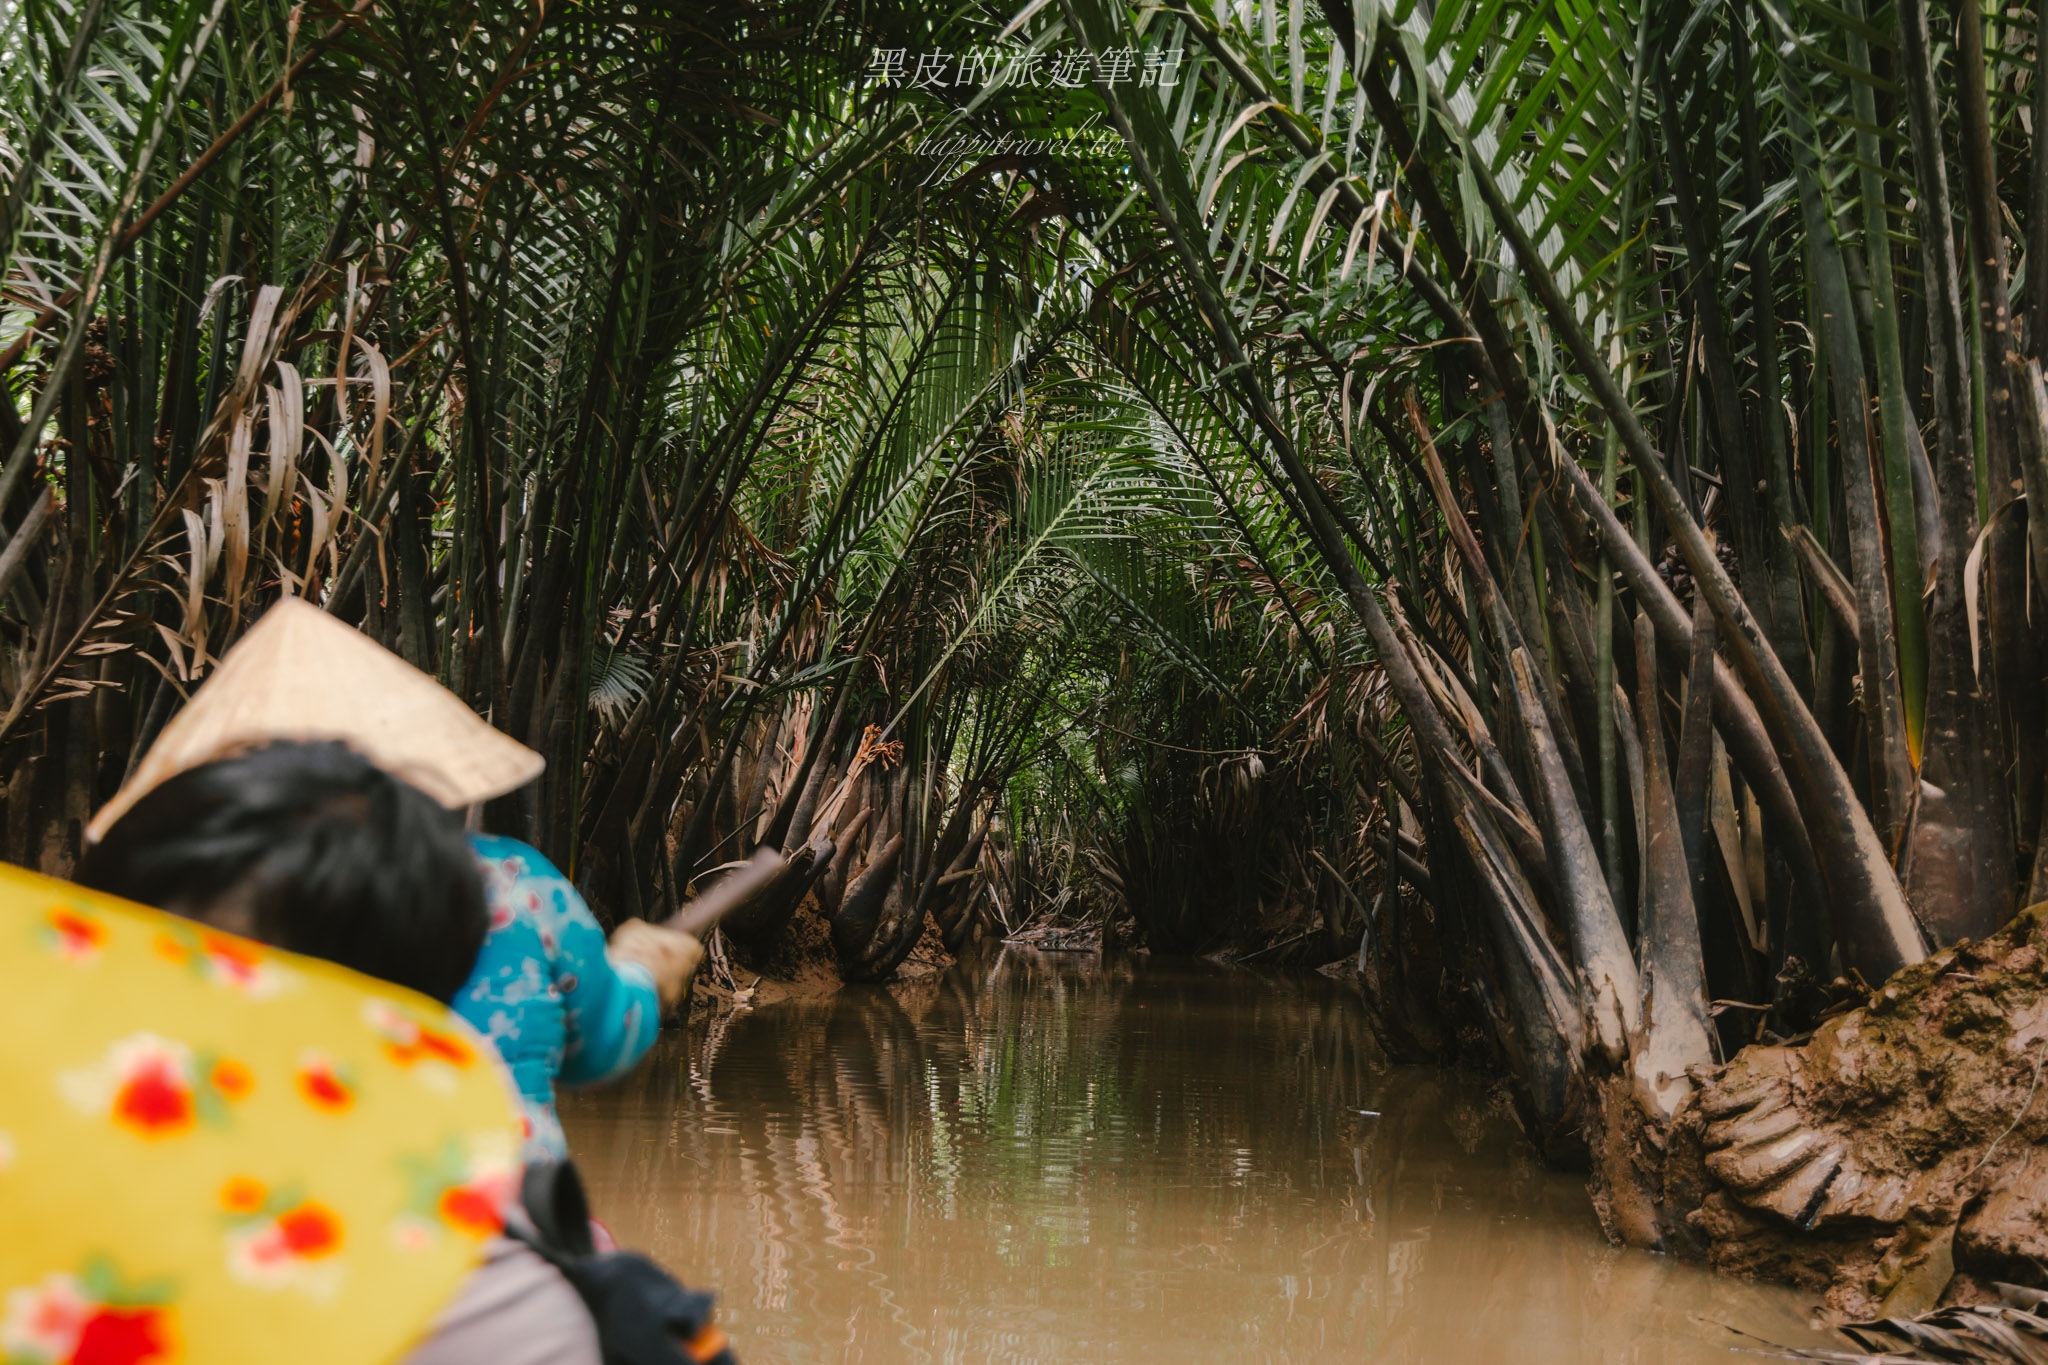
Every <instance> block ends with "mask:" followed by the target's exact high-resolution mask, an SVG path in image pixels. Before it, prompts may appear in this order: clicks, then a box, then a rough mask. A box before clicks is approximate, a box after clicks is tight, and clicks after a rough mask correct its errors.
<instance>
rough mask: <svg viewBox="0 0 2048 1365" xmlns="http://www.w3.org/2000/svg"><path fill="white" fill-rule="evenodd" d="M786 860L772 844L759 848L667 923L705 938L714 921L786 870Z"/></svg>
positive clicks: (666, 926)
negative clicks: (770, 846) (784, 867)
mask: <svg viewBox="0 0 2048 1365" xmlns="http://www.w3.org/2000/svg"><path fill="white" fill-rule="evenodd" d="M786 861H787V860H786V859H785V858H784V857H783V856H782V855H781V854H780V853H777V852H776V851H775V850H774V849H772V848H766V847H763V848H758V849H755V850H754V856H753V857H751V858H748V859H747V860H746V861H744V862H741V863H737V864H734V865H733V870H732V872H730V873H729V874H727V875H726V876H724V877H721V878H719V879H718V881H717V882H716V883H715V884H714V885H712V886H711V887H710V888H709V889H708V890H706V891H705V892H704V893H703V894H702V895H699V896H695V897H693V898H692V899H691V900H690V902H689V904H687V905H685V906H684V907H683V908H682V909H680V910H678V911H676V912H675V914H673V915H671V916H669V918H668V921H667V923H666V925H665V926H664V927H665V928H669V929H678V930H681V931H682V932H683V933H686V934H693V935H695V936H696V937H698V938H703V937H704V936H705V935H706V934H708V933H710V932H711V926H712V925H714V924H716V923H718V921H719V920H721V919H723V918H724V917H725V916H726V915H727V914H728V913H730V912H731V911H733V910H736V909H738V908H739V907H740V906H742V905H745V904H746V903H747V902H748V901H750V900H752V899H753V898H754V897H755V896H756V895H757V894H759V893H760V891H761V890H762V888H763V887H765V886H767V885H768V883H769V882H771V881H773V880H774V879H775V874H776V873H778V872H780V871H782V866H783V864H784V862H786Z"/></svg>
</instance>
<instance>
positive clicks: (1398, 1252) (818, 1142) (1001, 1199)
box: [564, 950, 1815, 1365]
mask: <svg viewBox="0 0 2048 1365" xmlns="http://www.w3.org/2000/svg"><path fill="white" fill-rule="evenodd" d="M1361 1110H1370V1111H1378V1112H1379V1114H1380V1115H1381V1116H1380V1117H1376V1118H1375V1117H1369V1116H1367V1115H1366V1114H1363V1113H1360V1112H1358V1111H1361ZM564 1118H565V1120H566V1122H567V1124H568V1128H569V1133H570V1139H571V1143H572V1146H573V1147H574V1149H575V1151H576V1155H577V1159H578V1160H579V1162H581V1163H582V1164H583V1166H584V1169H585V1172H586V1175H587V1177H588V1178H589V1180H590V1184H591V1187H592V1194H593V1196H594V1199H595V1201H596V1203H597V1206H598V1209H599V1211H600V1213H601V1214H602V1216H604V1217H605V1218H606V1219H607V1220H608V1221H609V1222H611V1223H612V1225H613V1226H614V1228H615V1229H616V1230H617V1231H618V1232H619V1234H620V1235H621V1238H622V1239H623V1240H625V1241H626V1242H628V1243H630V1244H633V1245H638V1246H642V1247H645V1248H646V1249H648V1250H650V1251H652V1252H653V1253H654V1254H656V1255H657V1256H659V1257H661V1258H662V1259H663V1260H664V1261H666V1262H668V1263H669V1264H670V1265H672V1266H674V1267H675V1268H676V1269H677V1270H678V1271H680V1272H681V1273H682V1274H683V1275H684V1277H685V1278H686V1279H688V1280H690V1281H692V1282H695V1283H702V1284H705V1285H708V1286H713V1287H716V1288H717V1289H718V1290H719V1292H720V1299H721V1317H722V1319H723V1320H724V1322H725V1323H726V1325H727V1327H728V1330H730V1331H732V1333H733V1335H734V1337H735V1339H736V1341H737V1342H739V1343H740V1344H741V1346H742V1347H743V1348H744V1356H745V1358H746V1359H748V1360H750V1361H753V1362H756V1363H757V1365H758V1362H763V1361H897V1360H947V1361H952V1360H960V1361H981V1360H1019V1361H1024V1360H1033V1361H1038V1360H1056V1359H1069V1358H1080V1359H1091V1360H1159V1359H1171V1358H1183V1359H1199V1360H1208V1359H1215V1360H1223V1359H1240V1358H1245V1359H1258V1360H1282V1361H1301V1360H1323V1359H1340V1358H1341V1359H1350V1360H1356V1359H1372V1360H1381V1361H1430V1362H1477V1361H1494V1360H1499V1361H1509V1360H1513V1361H1516V1362H1518V1363H1520V1362H1544V1361H1560V1362H1563V1361H1571V1362H1579V1361H1590V1360H1602V1361H1636V1362H1644V1363H1645V1365H1648V1363H1649V1362H1673V1363H1674V1365H1675V1363H1676V1362H1692V1361H1708V1360H1715V1361H1720V1360H1725V1359H1727V1354H1726V1350H1725V1346H1726V1343H1727V1342H1728V1338H1727V1336H1726V1335H1725V1333H1722V1332H1720V1331H1719V1330H1718V1329H1717V1328H1714V1327H1711V1326H1708V1325H1706V1324H1705V1323H1702V1322H1700V1321H1696V1320H1695V1319H1696V1318H1699V1319H1707V1320H1711V1321H1713V1322H1727V1323H1734V1324H1737V1325H1740V1326H1743V1327H1745V1328H1747V1329H1749V1330H1752V1331H1757V1332H1761V1333H1764V1334H1767V1335H1771V1336H1774V1337H1776V1338H1778V1339H1780V1340H1797V1341H1813V1340H1815V1338H1814V1337H1812V1335H1811V1334H1809V1333H1807V1332H1806V1331H1805V1330H1804V1328H1803V1326H1802V1323H1801V1320H1800V1317H1799V1314H1798V1312H1797V1307H1798V1302H1799V1301H1798V1300H1797V1299H1795V1298H1794V1297H1792V1296H1789V1295H1784V1294H1779V1293H1775V1292H1772V1291H1767V1290H1763V1289H1759V1288H1756V1287H1753V1286H1747V1285H1742V1284H1736V1283H1731V1282H1728V1281H1721V1280H1715V1279H1713V1278H1711V1277H1709V1276H1706V1275H1705V1274H1703V1273H1701V1272H1698V1271H1695V1270H1692V1269H1690V1268H1688V1267H1684V1266H1678V1265H1674V1264H1672V1263H1670V1262H1669V1261H1665V1260H1661V1259H1659V1258H1655V1257H1651V1256H1647V1255H1643V1254H1640V1253H1633V1252H1620V1251H1616V1250H1613V1249H1612V1248H1609V1247H1608V1246H1607V1245H1606V1244H1605V1243H1604V1242H1603V1241H1602V1240H1601V1239H1600V1236H1599V1233H1598V1230H1597V1229H1596V1228H1595V1227H1594V1226H1593V1223H1592V1218H1591V1215H1590V1213H1589V1212H1588V1209H1587V1205H1586V1197H1585V1192H1584V1188H1583V1186H1581V1185H1580V1184H1579V1183H1578V1182H1577V1181H1576V1180H1574V1179H1573V1178H1571V1177H1568V1176H1560V1175H1557V1174H1555V1173H1551V1172H1546V1171H1544V1170H1542V1169H1541V1168H1540V1167H1539V1166H1537V1164H1536V1163H1535V1160H1534V1155H1533V1153H1532V1152H1531V1151H1530V1150H1529V1149H1528V1148H1527V1146H1526V1145H1524V1144H1523V1143H1522V1142H1521V1141H1520V1140H1519V1139H1518V1138H1517V1136H1516V1134H1515V1129H1514V1125H1513V1123H1512V1121H1511V1120H1509V1119H1508V1118H1506V1117H1505V1114H1504V1112H1503V1110H1502V1109H1501V1107H1500V1105H1499V1103H1498V1101H1497V1099H1496V1098H1495V1097H1494V1096H1492V1095H1491V1094H1490V1093H1489V1091H1488V1090H1487V1088H1486V1087H1485V1086H1484V1085H1483V1084H1479V1083H1474V1082H1471V1081H1468V1080H1464V1079H1460V1078H1456V1077H1448V1076H1444V1075H1442V1074H1439V1073H1433V1072H1420V1071H1409V1070H1389V1069H1386V1068H1384V1067H1382V1066H1379V1065H1377V1064H1376V1063H1375V1062H1374V1061H1373V1057H1372V1051H1371V1045H1370V1043H1369V1041H1368V1039H1367V1037H1366V1035H1365V1031H1364V1025H1363V1020H1362V1018H1361V1016H1360V1012H1359V1010H1358V1009H1357V1007H1356V1004H1355V1001H1354V1000H1353V998H1352V997H1350V996H1349V995H1348V994H1347V992H1346V990H1345V989H1344V988H1343V987H1341V986H1338V985H1336V984H1334V983H1330V982H1326V981H1323V980H1321V979H1320V978H1310V979H1307V980H1300V979H1293V978H1288V979H1268V978H1264V977H1261V976H1257V975H1254V974H1252V973H1249V972H1244V971H1234V970H1228V969H1224V968H1219V967H1211V966H1208V965H1207V964H1202V963H1193V964H1189V963H1170V964H1169V963H1153V962H1150V961H1148V960H1145V959H1136V960H1131V961H1126V962H1123V963H1120V964H1117V965H1113V966H1110V967H1098V966H1096V965H1095V963H1094V961H1093V959H1090V958H1078V957H1074V956H1069V955H1045V956H1039V955H1035V954H1020V953H1018V952H1016V951H1014V950H1013V951H1011V952H1009V953H1007V954H1005V955H1004V956H1003V957H1002V958H1001V959H999V960H998V961H997V962H995V963H994V964H993V965H986V964H985V965H983V966H981V967H979V968H975V969H968V968H964V967H962V968H955V969H954V970H953V971H952V972H949V973H948V974H947V975H946V976H944V977H942V978H940V979H938V980H937V981H935V982H929V983H926V984H924V985H923V986H921V987H909V988H905V987H898V988H895V990H894V991H893V992H892V991H891V990H889V989H884V988H878V987H869V988H849V989H847V990H843V991H841V992H839V993H838V994H836V995H834V996H832V997H830V998H829V999H824V1000H818V1001H812V1002H802V1001H788V1002H783V1003H780V1004H774V1005H767V1006H764V1007H762V1008H759V1009H756V1010H753V1011H751V1012H748V1013H744V1014H740V1015H737V1016H731V1015H728V1016H725V1017H723V1018H717V1019H709V1020H707V1019H703V1018H701V1017H700V1018H698V1019H696V1020H693V1021H692V1024H691V1026H690V1027H689V1028H688V1029H687V1030H684V1031H683V1032H681V1033H679V1034H675V1035H672V1036H670V1037H667V1038H665V1039H664V1040H663V1042H662V1044H661V1049H660V1051H659V1052H658V1053H657V1054H656V1056H655V1057H654V1058H652V1059H651V1061H650V1062H649V1064H648V1065H646V1066H643V1067H642V1068H641V1069H640V1071H639V1072H637V1073H636V1074H635V1075H634V1077H633V1078H632V1079H630V1080H629V1081H628V1082H627V1083H626V1084H624V1085H623V1086H620V1087H618V1088H615V1089H612V1090H609V1091H605V1092H600V1093H599V1094H597V1095H593V1096H585V1097H580V1098H577V1099H574V1100H571V1101H570V1102H569V1103H568V1104H567V1105H566V1106H565V1113H564Z"/></svg>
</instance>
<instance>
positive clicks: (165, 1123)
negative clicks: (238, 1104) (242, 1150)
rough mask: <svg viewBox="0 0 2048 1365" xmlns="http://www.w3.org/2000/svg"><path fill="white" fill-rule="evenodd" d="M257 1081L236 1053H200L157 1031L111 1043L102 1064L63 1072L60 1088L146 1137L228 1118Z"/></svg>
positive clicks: (172, 1133) (67, 1096) (76, 1101)
mask: <svg viewBox="0 0 2048 1365" xmlns="http://www.w3.org/2000/svg"><path fill="white" fill-rule="evenodd" d="M255 1085H256V1079H255V1077H254V1076H252V1075H250V1073H249V1068H247V1067H246V1066H243V1065H242V1064H241V1063H240V1062H238V1061H235V1060H234V1059H233V1058H229V1057H219V1056H215V1055H213V1054H211V1053H195V1052H193V1050H192V1049H191V1048H189V1047H187V1046H186V1045H185V1044H183V1043H181V1042H178V1041H176V1040H175V1039H170V1038H163V1037H159V1036H158V1035H156V1034H154V1033H134V1034H130V1035H129V1036H128V1037H126V1038H123V1039H120V1040H119V1041H118V1042H115V1043H113V1044H111V1045H109V1047H108V1048H107V1051H106V1054H105V1055H104V1056H103V1057H102V1058H101V1060H100V1061H99V1063H98V1064H97V1065H94V1066H87V1067H80V1068H77V1069H75V1070H72V1071H66V1072H62V1073H60V1074H59V1076H58V1077H57V1089H58V1091H59V1092H60V1093H61V1094H62V1095H63V1096H64V1098H65V1099H67V1100H69V1101H70V1102H71V1103H72V1105H74V1106H75V1107H76V1108H78V1109H79V1110H81V1111H83V1112H85V1113H88V1114H104V1115H106V1116H107V1117H108V1118H110V1119H112V1120H113V1122H114V1124H115V1126H116V1127H119V1128H122V1129H125V1130H127V1131H128V1132H130V1133H133V1134H135V1135H136V1136H137V1137H144V1138H167V1137H177V1136H180V1135H182V1134H184V1133H188V1132H190V1131H191V1130H192V1129H193V1128H194V1127H195V1126H196V1125H198V1124H200V1123H206V1124H211V1125H218V1124H221V1123H225V1122H226V1121H227V1117H228V1106H229V1104H230V1103H231V1102H234V1101H239V1100H243V1099H246V1098H248V1096H249V1092H250V1091H251V1090H253V1089H254V1088H255Z"/></svg>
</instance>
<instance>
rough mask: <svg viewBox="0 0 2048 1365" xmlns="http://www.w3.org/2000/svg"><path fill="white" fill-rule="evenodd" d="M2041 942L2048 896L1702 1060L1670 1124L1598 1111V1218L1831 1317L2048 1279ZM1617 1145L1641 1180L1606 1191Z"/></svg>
mask: <svg viewBox="0 0 2048 1365" xmlns="http://www.w3.org/2000/svg"><path fill="white" fill-rule="evenodd" d="M2044 952H2048V904H2042V905H2036V906H2034V907H2032V908H2031V909H2029V910H2027V911H2025V912H2023V913H2022V914H2021V915H2020V916H2019V917H2018V918H2017V919H2015V920H2014V921H2013V922H2012V923H2011V924H2010V925H2008V926H2007V927H2006V928H2005V929H2003V930H2001V931H2000V932H1999V933H1998V934H1996V935H1993V936H1992V937H1991V938H1988V939H1985V940H1983V941H1982V942H1980V943H1965V944H1960V945H1958V946H1957V947H1955V948H1952V949H1949V950H1947V951H1945V952H1942V953H1939V954H1937V955H1935V956H1933V957H1931V958H1929V959H1928V960H1927V961H1925V962H1923V963H1920V964H1919V965H1918V966H1915V967H1911V968H1908V969H1907V970H1905V971H1903V972H1900V973H1899V974H1898V975H1896V976H1895V977H1893V978H1892V979H1891V980H1889V981H1887V982H1886V983H1885V984H1884V986H1883V987H1881V988H1880V989H1879V990H1878V991H1877V992H1876V993H1875V994H1873V995H1872V996H1871V997H1870V999H1869V1002H1868V1003H1867V1004H1865V1005H1863V1006H1861V1007H1858V1008H1855V1009H1851V1010H1848V1011H1847V1012H1845V1013H1842V1014H1839V1015H1836V1016H1835V1017H1833V1018H1830V1019H1828V1020H1826V1021H1825V1022H1824V1023H1822V1024H1821V1025H1820V1026H1819V1027H1818V1028H1816V1029H1815V1030H1814V1032H1813V1035H1812V1036H1811V1038H1809V1039H1808V1040H1806V1041H1804V1042H1802V1043H1799V1044H1797V1045H1787V1046H1775V1047H1765V1046H1755V1047H1750V1048H1747V1049H1745V1050H1744V1051H1742V1052H1741V1053H1740V1054H1738V1055H1737V1056H1736V1057H1735V1058H1734V1060H1733V1061H1731V1062H1730V1063H1729V1064H1728V1065H1726V1066H1724V1067H1721V1068H1718V1069H1715V1070H1711V1071H1709V1070H1705V1069H1695V1071H1694V1073H1693V1078H1694V1080H1695V1081H1696V1082H1698V1083H1699V1089H1698V1091H1697V1093H1695V1094H1694V1095H1693V1096H1692V1097H1691V1098H1690V1099H1688V1100H1687V1101H1686V1102H1685V1103H1684V1105H1683V1106H1682V1107H1681V1108H1680V1109H1679V1111H1678V1113H1677V1116H1676V1117H1675V1119H1674V1120H1673V1122H1672V1124H1671V1126H1670V1128H1669V1129H1668V1130H1665V1131H1652V1130H1648V1129H1646V1128H1644V1127H1643V1126H1642V1125H1641V1124H1640V1123H1637V1124H1633V1125H1631V1124H1628V1123H1625V1122H1612V1123H1609V1124H1607V1125H1605V1127H1606V1130H1607V1133H1608V1138H1607V1141H1606V1143H1605V1146H1604V1149H1603V1150H1604V1155H1605V1159H1604V1160H1603V1159H1601V1158H1600V1157H1596V1161H1595V1166H1596V1178H1595V1181H1594V1186H1595V1189H1594V1194H1595V1203H1596V1206H1597V1207H1598V1208H1599V1210H1600V1213H1601V1216H1602V1221H1603V1223H1605V1224H1606V1226H1607V1228H1608V1231H1609V1233H1610V1235H1612V1236H1615V1237H1616V1238H1617V1239H1618V1240H1625V1241H1629V1242H1632V1243H1635V1244H1638V1245H1642V1244H1653V1243H1655V1242H1657V1241H1659V1240H1661V1241H1662V1243H1663V1245H1664V1246H1665V1247H1666V1248H1667V1249H1670V1250H1673V1251H1677V1252H1680V1253H1681V1254H1683V1253H1685V1252H1688V1251H1690V1252H1693V1253H1695V1254H1698V1255H1702V1256H1704V1257H1705V1258H1706V1259H1707V1260H1708V1261H1710V1262H1711V1263H1712V1264H1713V1265H1714V1266H1715V1267H1716V1268H1717V1269H1720V1270H1723V1271H1728V1272H1731V1273H1735V1274H1740V1275H1745V1276H1751V1277H1756V1278H1761V1279H1768V1280H1775V1281H1780V1282H1785V1283H1789V1284H1792V1285H1796V1286H1798V1287H1800V1288H1803V1289H1808V1290H1812V1291H1815V1292H1817V1293H1819V1294H1820V1295H1821V1299H1822V1304H1823V1307H1824V1309H1825V1310H1826V1311H1827V1312H1828V1313H1830V1314H1836V1315H1840V1316H1841V1317H1843V1318H1868V1317H1876V1316H1900V1315H1907V1314H1913V1313H1919V1312H1924V1311H1926V1310H1928V1309H1931V1308H1934V1307H1937V1306H1946V1305H1950V1304H1969V1303H1988V1302H1995V1301H1996V1299H1997V1294H1996V1292H1995V1291H1994V1290H1993V1289H1992V1287H1991V1286H1992V1284H1993V1282H1994V1281H2004V1282H2008V1283H2015V1284H2022V1285H2030V1286H2036V1287H2043V1286H2048V1097H2044V1096H2043V1095H2042V1094H2041V1093H2040V1092H2041V1089H2042V1080H2043V1077H2044V1065H2048V960H2044ZM1608 1098H1609V1101H1610V1102H1609V1103H1608V1104H1607V1105H1606V1106H1604V1109H1605V1111H1606V1112H1607V1113H1608V1114H1610V1115H1611V1114H1612V1113H1613V1111H1614V1109H1615V1108H1616V1107H1617V1106H1615V1105H1614V1104H1613V1103H1612V1099H1613V1098H1616V1097H1608ZM1596 1145H1597V1144H1596ZM1623 1161H1625V1162H1627V1163H1629V1164H1632V1165H1633V1166H1634V1168H1635V1172H1636V1174H1637V1175H1638V1176H1639V1177H1640V1179H1639V1182H1638V1183H1637V1186H1636V1192H1635V1194H1634V1195H1633V1196H1630V1195H1625V1196H1624V1197H1617V1196H1616V1194H1615V1188H1614V1182H1613V1180H1612V1179H1611V1177H1612V1176H1613V1175H1614V1174H1615V1173H1616V1168H1617V1165H1618V1164H1619V1163H1620V1162H1623ZM1603 1175H1604V1176H1605V1177H1607V1178H1603Z"/></svg>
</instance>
